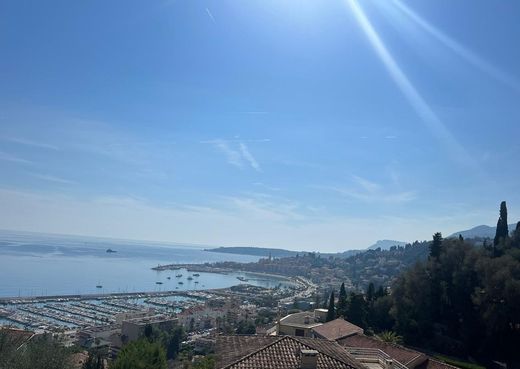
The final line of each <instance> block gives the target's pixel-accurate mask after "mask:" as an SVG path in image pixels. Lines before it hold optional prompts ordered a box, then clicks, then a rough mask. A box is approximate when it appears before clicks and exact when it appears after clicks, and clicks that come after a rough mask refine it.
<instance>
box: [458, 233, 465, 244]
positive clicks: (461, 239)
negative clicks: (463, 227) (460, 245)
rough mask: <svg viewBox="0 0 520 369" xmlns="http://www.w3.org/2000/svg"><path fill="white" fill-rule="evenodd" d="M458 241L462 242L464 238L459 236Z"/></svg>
mask: <svg viewBox="0 0 520 369" xmlns="http://www.w3.org/2000/svg"><path fill="white" fill-rule="evenodd" d="M459 241H460V242H464V237H462V235H461V234H459Z"/></svg>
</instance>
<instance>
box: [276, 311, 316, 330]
mask: <svg viewBox="0 0 520 369" xmlns="http://www.w3.org/2000/svg"><path fill="white" fill-rule="evenodd" d="M280 324H283V325H290V326H293V327H299V328H313V327H317V326H319V325H322V324H323V323H320V322H318V321H316V318H315V316H314V314H313V313H310V312H308V311H304V312H302V313H294V314H290V315H287V316H285V317H283V318H282V319H280Z"/></svg>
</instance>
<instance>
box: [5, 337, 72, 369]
mask: <svg viewBox="0 0 520 369" xmlns="http://www.w3.org/2000/svg"><path fill="white" fill-rule="evenodd" d="M20 345H21V342H20V341H19V339H18V338H15V337H13V335H12V334H11V332H10V331H9V329H3V328H0V368H1V369H70V368H72V362H71V355H72V352H71V350H70V349H68V348H66V347H63V345H61V344H60V342H58V340H56V339H55V338H53V337H52V336H51V335H48V334H45V335H43V336H39V337H34V338H33V339H31V340H30V341H28V342H27V343H26V344H24V345H23V346H20Z"/></svg>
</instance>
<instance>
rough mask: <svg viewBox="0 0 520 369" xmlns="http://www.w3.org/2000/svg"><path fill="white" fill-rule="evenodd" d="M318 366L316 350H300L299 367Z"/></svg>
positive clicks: (309, 367) (309, 368)
mask: <svg viewBox="0 0 520 369" xmlns="http://www.w3.org/2000/svg"><path fill="white" fill-rule="evenodd" d="M317 366H318V351H316V350H304V349H301V350H300V369H316V367H317Z"/></svg>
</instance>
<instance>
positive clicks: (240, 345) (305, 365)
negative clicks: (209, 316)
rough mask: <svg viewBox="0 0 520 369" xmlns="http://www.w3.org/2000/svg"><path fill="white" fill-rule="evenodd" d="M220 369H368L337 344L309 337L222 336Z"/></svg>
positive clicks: (219, 340)
mask: <svg viewBox="0 0 520 369" xmlns="http://www.w3.org/2000/svg"><path fill="white" fill-rule="evenodd" d="M215 352H216V359H217V362H216V368H217V369H243V368H247V369H366V368H365V367H364V366H362V365H361V364H360V363H359V362H358V361H356V360H355V359H353V358H352V357H351V356H350V355H349V354H348V353H347V352H346V351H345V349H344V348H342V347H341V346H340V345H339V344H338V343H337V342H334V341H328V340H322V339H318V338H306V337H291V336H283V337H276V336H271V337H265V336H264V337H262V336H219V337H217V341H216V347H215Z"/></svg>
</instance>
